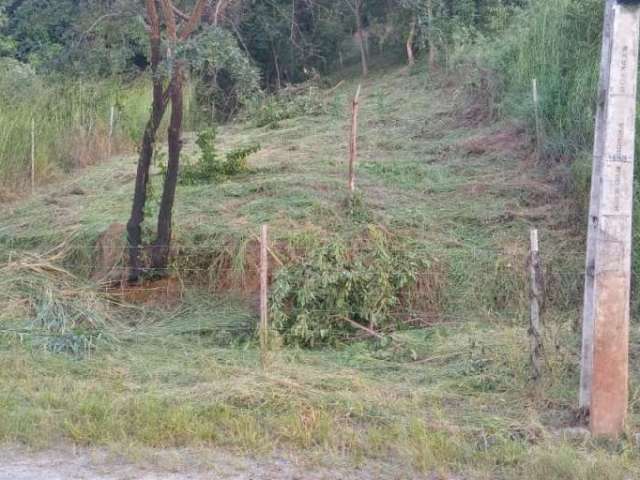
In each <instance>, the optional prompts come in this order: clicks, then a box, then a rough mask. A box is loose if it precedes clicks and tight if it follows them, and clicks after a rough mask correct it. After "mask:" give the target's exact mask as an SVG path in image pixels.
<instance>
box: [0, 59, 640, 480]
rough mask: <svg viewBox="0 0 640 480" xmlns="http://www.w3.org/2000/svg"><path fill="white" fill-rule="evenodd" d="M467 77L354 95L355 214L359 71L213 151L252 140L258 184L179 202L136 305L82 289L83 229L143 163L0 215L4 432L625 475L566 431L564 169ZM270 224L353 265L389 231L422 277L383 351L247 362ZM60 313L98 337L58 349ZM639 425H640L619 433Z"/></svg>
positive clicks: (575, 266) (572, 336)
mask: <svg viewBox="0 0 640 480" xmlns="http://www.w3.org/2000/svg"><path fill="white" fill-rule="evenodd" d="M461 83H462V82H461V79H451V78H449V79H444V78H436V77H434V78H430V77H429V76H428V75H427V73H426V72H425V71H423V70H421V69H420V68H417V69H415V70H411V71H409V70H407V69H387V70H381V71H378V72H375V74H374V75H372V76H371V78H370V79H368V80H366V81H364V82H363V84H362V88H363V90H362V91H363V98H362V108H361V116H360V118H361V124H360V132H361V133H360V159H359V164H358V174H357V188H358V190H359V196H358V199H359V201H358V202H357V203H355V204H352V205H351V206H348V204H347V203H346V201H345V200H346V198H347V190H346V171H347V167H346V158H347V151H346V145H347V130H348V126H347V121H348V120H347V119H348V111H347V105H348V103H349V99H350V96H351V95H352V94H353V92H354V91H355V89H356V83H355V81H354V80H348V81H345V82H343V83H340V84H339V85H338V87H337V88H334V89H331V90H317V89H314V90H311V91H309V92H307V93H305V94H304V96H303V99H304V102H306V104H308V107H306V108H307V112H308V113H307V114H304V115H297V116H295V117H293V118H285V119H280V120H273V121H269V122H267V125H266V126H263V127H259V128H258V127H256V126H255V124H256V121H255V119H254V121H253V122H248V123H240V124H234V125H231V126H228V127H225V128H223V129H221V131H220V135H219V137H220V141H221V142H222V145H220V148H221V149H230V148H233V147H236V146H239V145H246V144H249V143H254V142H259V143H260V145H261V150H260V151H259V152H258V153H256V154H254V155H253V156H251V157H250V159H249V161H250V164H251V167H252V171H251V172H250V173H248V174H244V175H242V176H239V177H234V178H233V179H231V180H228V181H226V182H224V183H222V184H218V185H215V184H213V185H198V186H181V187H180V188H179V190H178V194H177V199H178V200H177V205H176V214H175V221H176V227H175V243H176V259H175V262H174V263H175V265H174V269H175V275H174V277H173V279H174V280H170V281H165V283H162V284H153V283H151V284H147V285H144V286H143V288H141V289H138V291H135V289H132V290H134V291H133V292H130V291H120V292H118V291H110V292H108V295H107V296H106V297H104V296H103V294H95V292H96V290H97V288H96V286H95V284H93V283H92V282H90V281H89V280H87V277H88V276H90V275H91V274H92V272H95V270H96V269H97V268H99V267H100V266H96V265H95V263H96V259H97V257H98V256H99V255H97V253H96V250H95V249H96V241H97V239H99V238H101V235H102V234H103V232H105V231H106V230H107V229H108V228H109V227H110V226H111V225H113V224H114V223H123V222H124V221H126V218H127V214H128V209H129V207H130V205H129V202H130V196H131V192H132V181H133V177H134V172H135V159H133V158H131V157H127V158H116V159H113V160H111V161H109V162H106V163H103V164H101V165H99V166H96V167H92V168H89V169H87V170H84V171H80V172H76V173H74V178H73V179H71V180H70V181H69V182H67V183H65V184H59V185H54V186H52V187H51V188H50V189H48V190H47V191H42V192H39V193H38V194H37V195H36V196H34V197H33V198H31V199H29V200H26V201H23V202H19V203H15V204H10V205H9V206H8V207H7V208H5V209H4V211H2V212H0V244H2V245H3V249H4V251H5V252H8V254H6V253H5V254H3V255H4V260H3V263H2V264H0V273H2V274H3V279H2V280H0V282H4V285H2V284H0V286H3V287H6V288H5V291H6V293H4V294H2V293H0V307H2V310H3V313H0V322H2V324H3V325H4V327H3V328H4V330H3V332H4V335H3V337H2V340H0V342H1V343H0V345H1V348H0V367H1V368H0V392H1V395H0V416H2V418H5V419H7V421H6V422H4V423H2V424H0V439H2V440H4V441H7V442H25V443H27V444H29V445H34V446H38V447H47V446H49V445H51V444H53V443H54V442H58V441H60V440H62V441H66V442H75V443H79V444H81V445H87V446H104V445H109V446H113V447H114V448H116V449H121V448H122V447H123V446H125V445H133V446H137V447H140V448H143V447H152V448H172V447H196V446H202V445H215V446H218V447H224V448H230V449H234V450H237V451H240V452H251V453H253V454H260V455H268V454H274V453H278V452H282V451H287V452H297V453H298V454H300V455H304V456H306V457H307V461H313V459H314V458H319V457H324V460H323V462H326V460H327V458H333V457H335V458H340V459H341V461H344V459H345V458H346V459H347V461H348V462H351V463H353V464H354V465H358V464H366V463H368V462H371V461H374V460H376V461H382V462H388V463H390V464H392V465H393V466H394V468H393V470H394V473H393V475H391V474H390V476H389V477H388V478H413V475H415V472H416V471H420V472H424V473H425V474H429V473H434V474H436V475H442V478H448V477H447V475H461V476H462V478H470V479H475V478H478V479H480V478H487V479H488V478H514V479H515V478H519V479H521V478H530V479H539V478H543V477H547V478H568V479H572V478H575V479H582V478H612V479H623V478H626V477H625V476H626V475H632V476H633V475H638V474H639V473H640V470H639V469H640V463H638V461H637V456H636V455H635V454H634V453H633V451H632V449H633V447H632V446H631V444H630V442H628V441H623V442H621V443H620V444H619V445H601V444H595V443H593V444H592V443H591V442H589V441H587V440H584V439H581V438H579V439H577V440H576V439H571V438H565V437H566V435H565V433H566V431H565V430H562V429H563V428H565V427H570V426H573V425H574V424H575V418H574V414H573V407H574V405H575V403H576V396H577V393H576V389H577V381H578V375H577V352H578V338H577V334H576V332H575V331H574V330H575V326H576V321H577V318H578V308H579V305H580V286H581V283H582V281H581V276H580V271H581V267H582V263H583V252H582V248H583V247H582V245H583V240H582V238H581V235H580V233H579V232H580V230H581V228H577V227H576V225H580V219H576V214H575V211H576V206H575V205H573V204H572V202H571V201H570V200H569V199H568V197H566V196H565V195H564V194H563V193H562V191H561V185H559V183H558V182H557V178H556V177H558V176H559V175H558V172H559V171H560V170H561V168H562V167H561V166H551V165H550V166H546V167H545V168H542V167H540V166H539V165H538V164H537V163H536V162H535V159H534V155H533V154H532V142H531V140H530V138H529V137H528V135H527V133H526V132H525V131H524V130H523V128H522V127H520V126H518V125H514V124H511V123H508V122H499V123H494V122H491V121H489V120H488V119H487V112H486V110H485V108H484V107H483V105H484V104H485V101H484V99H483V98H482V93H480V94H479V95H477V96H475V97H474V96H470V95H469V94H467V93H465V92H466V90H464V89H463V88H462V87H461V86H460V85H461ZM188 150H194V148H193V147H192V146H191V147H188ZM158 181H159V177H158V176H156V177H155V182H158ZM263 223H268V224H269V225H270V228H271V232H272V245H273V251H274V254H275V255H276V256H277V257H278V258H279V259H280V260H281V261H282V263H284V266H282V267H278V268H280V269H286V268H287V267H288V265H289V264H294V263H296V262H299V261H300V259H301V258H305V257H306V256H307V255H309V254H310V253H312V252H313V251H314V249H317V248H321V247H323V246H326V245H327V244H339V245H341V246H342V247H341V248H343V247H344V248H352V249H353V250H352V255H354V256H357V254H358V253H359V252H361V250H358V248H360V247H359V246H360V245H361V244H362V243H363V242H365V241H371V242H375V239H376V238H379V237H376V236H375V235H377V234H375V235H373V234H371V233H370V232H372V231H373V232H382V235H383V236H384V237H385V238H388V239H391V240H389V241H390V242H392V243H390V244H389V245H390V246H389V247H388V248H389V251H391V252H393V249H394V246H396V245H397V246H398V248H402V249H403V251H408V252H409V254H410V256H411V258H412V259H415V261H416V262H418V263H416V264H415V265H421V267H420V268H421V271H419V272H417V273H416V274H417V275H418V276H419V278H420V281H419V282H418V285H417V289H416V293H415V296H414V297H412V299H410V300H409V301H407V300H406V299H402V300H403V301H402V303H401V304H399V307H398V309H399V311H397V312H396V313H397V319H398V320H399V321H400V322H401V323H402V327H401V328H400V329H398V330H397V331H396V332H395V333H390V329H388V328H387V329H385V330H384V331H383V333H385V334H387V333H389V335H388V336H386V338H385V339H384V340H383V341H378V340H376V341H372V340H370V339H367V338H364V337H363V335H362V332H359V331H357V330H356V331H353V332H351V333H352V337H356V339H358V337H359V338H360V339H359V340H358V341H351V342H349V343H344V342H342V341H340V339H338V341H336V342H335V343H336V346H333V347H324V348H321V349H300V348H295V347H291V346H282V345H280V346H278V347H277V348H275V350H274V351H273V352H272V353H271V359H270V362H269V366H268V368H267V369H265V370H261V369H260V368H259V361H258V359H259V353H258V351H257V349H256V345H255V343H254V342H253V341H252V340H251V339H250V338H251V337H247V336H246V333H247V332H249V333H250V332H251V329H252V326H253V325H255V309H254V306H253V300H254V294H255V288H256V283H255V277H256V266H257V257H256V254H255V252H256V248H255V243H256V237H257V235H258V231H259V226H260V225H261V224H263ZM534 226H535V227H537V228H539V229H540V234H541V248H542V257H543V260H544V262H545V265H546V281H547V309H546V312H545V321H546V337H545V341H546V345H547V350H546V355H547V367H546V370H545V375H544V377H543V379H542V380H541V382H540V384H538V385H535V384H533V383H532V382H531V381H530V378H529V377H530V373H529V367H528V353H527V348H528V347H527V345H528V339H527V335H526V331H527V308H528V307H527V304H528V293H527V282H526V271H525V264H526V256H527V248H528V246H527V239H528V232H529V228H530V227H534ZM367 232H369V233H367ZM367 235H373V236H367ZM363 238H365V239H366V240H363ZM116 240H117V239H116ZM117 248H121V247H117ZM385 251H386V250H385ZM274 263H276V264H277V262H274ZM61 266H62V267H64V268H65V272H69V273H70V274H71V273H73V276H71V275H69V277H64V278H65V279H64V281H63V282H62V281H59V282H58V283H56V281H52V282H51V284H47V285H49V286H48V288H45V289H44V290H45V294H43V288H41V287H40V285H41V283H38V282H41V281H42V279H43V276H44V278H46V279H48V278H49V277H48V275H51V276H52V278H54V279H58V278H59V275H63V276H64V275H67V273H63V274H60V273H59V272H58V271H57V270H56V268H59V267H61ZM45 283H46V282H45ZM10 284H11V285H19V288H15V289H11V288H9V285H10ZM29 287H30V288H29ZM372 289H373V287H372ZM125 290H126V289H125ZM140 290H143V291H150V292H151V293H144V292H142V291H140ZM311 293H312V294H313V292H311ZM123 297H124V298H123ZM105 298H106V300H105ZM129 300H136V302H134V304H133V305H130V304H129V303H127V301H129ZM69 305H73V308H70V307H69ZM94 310H95V311H99V312H100V315H95V314H94ZM60 311H64V312H71V313H69V314H68V315H67V316H68V317H69V316H70V317H73V315H75V316H76V317H82V318H89V319H90V322H89V323H92V326H93V327H96V326H97V327H98V332H99V333H98V334H92V335H85V333H86V332H85V331H84V330H83V329H84V328H86V325H83V324H80V327H82V328H80V327H78V326H76V328H74V329H71V330H72V333H73V335H75V336H72V338H69V336H68V335H67V336H66V337H65V336H64V335H63V336H62V339H61V338H60V335H59V333H60V332H59V330H56V337H55V339H54V342H53V343H52V342H51V341H50V340H47V338H48V336H53V333H52V331H53V330H52V328H53V327H52V325H54V324H55V325H54V326H58V327H59V323H60V321H61V320H60V317H61V315H59V314H58V315H56V313H55V312H60ZM52 312H53V313H52ZM320 313H321V314H322V312H320ZM65 318H66V317H65ZM74 318H75V317H74ZM34 319H35V320H34ZM69 321H70V322H71V320H69ZM47 329H49V330H47ZM43 330H44V333H43ZM63 330H64V329H63ZM63 333H64V332H63ZM67 333H69V332H67ZM83 335H84V336H83ZM43 338H44V340H43ZM78 339H81V340H82V341H81V343H80V345H79V346H77V345H76V344H75V343H74V342H76V341H79V340H78ZM65 342H66V343H65ZM52 345H53V346H54V348H51V347H52ZM69 345H71V346H72V348H68V347H69ZM55 346H58V347H59V348H55ZM56 351H66V352H69V351H71V352H72V354H69V353H55V352H56ZM633 382H634V383H635V382H636V375H635V373H634V378H633ZM632 391H635V390H634V389H633V387H632ZM636 403H637V402H634V403H633V405H635V404H636ZM636 423H637V413H636V412H635V411H634V412H633V417H632V419H631V426H630V429H632V428H633V426H634V425H636ZM630 431H631V430H630ZM563 432H564V433H563ZM435 478H440V477H435Z"/></svg>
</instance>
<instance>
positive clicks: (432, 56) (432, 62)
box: [427, 0, 436, 70]
mask: <svg viewBox="0 0 640 480" xmlns="http://www.w3.org/2000/svg"><path fill="white" fill-rule="evenodd" d="M427 17H428V22H429V24H428V27H429V33H428V34H427V41H428V42H429V69H430V70H433V69H434V68H435V67H436V45H435V42H434V40H433V3H432V0H427Z"/></svg>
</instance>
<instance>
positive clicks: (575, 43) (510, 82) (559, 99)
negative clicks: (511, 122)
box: [490, 0, 603, 158]
mask: <svg viewBox="0 0 640 480" xmlns="http://www.w3.org/2000/svg"><path fill="white" fill-rule="evenodd" d="M602 13H603V4H602V2H601V1H599V0H533V1H532V2H531V3H530V4H529V6H528V7H527V8H525V9H524V10H523V11H521V12H520V13H519V14H517V15H516V16H515V17H514V19H513V22H512V26H511V28H509V29H508V30H507V31H506V32H505V33H504V36H503V37H501V38H499V40H498V41H496V42H495V43H494V45H493V48H492V49H490V50H491V51H492V52H493V53H492V54H491V55H492V58H491V60H492V61H493V63H494V68H495V70H497V71H498V72H501V74H502V75H503V79H504V81H505V86H506V92H505V97H504V100H503V106H504V107H505V109H506V110H507V112H508V113H511V114H516V115H518V116H521V117H524V118H528V119H530V120H533V105H532V94H531V82H532V79H534V78H536V79H537V81H538V87H539V92H540V107H539V108H540V111H541V113H542V117H543V119H544V124H545V132H546V144H545V152H546V154H547V155H549V156H554V157H556V158H558V157H560V156H564V155H570V156H572V157H573V156H575V155H576V153H578V152H580V151H581V150H582V149H585V148H590V144H591V141H592V137H593V123H594V122H593V116H594V111H595V98H596V93H597V83H598V66H599V58H600V39H601V35H602Z"/></svg>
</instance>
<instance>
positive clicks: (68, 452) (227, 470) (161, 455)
mask: <svg viewBox="0 0 640 480" xmlns="http://www.w3.org/2000/svg"><path fill="white" fill-rule="evenodd" d="M0 458H2V465H0V480H40V479H47V480H80V479H82V480H130V479H131V480H133V479H135V480H156V479H162V480H204V479H207V480H208V479H216V480H217V479H220V480H276V479H277V480H297V479H300V480H302V479H304V480H325V479H327V480H329V479H331V480H351V479H353V480H356V479H363V480H370V479H371V480H373V479H390V480H391V479H402V478H415V477H414V476H412V477H408V476H404V475H403V474H402V473H399V470H402V468H400V469H398V468H397V466H392V465H385V464H368V465H367V466H365V467H362V468H355V467H347V466H335V465H334V466H318V465H310V464H308V463H307V462H305V463H300V462H299V461H297V460H296V459H291V458H289V459H285V458H278V457H271V458H253V457H247V456H240V455H236V454H232V453H228V452H225V451H222V450H207V451H206V452H196V451H187V450H161V451H154V452H153V454H152V455H151V456H149V455H143V458H145V459H144V460H137V461H136V460H134V459H130V458H126V457H122V456H119V455H116V454H113V453H111V452H109V451H108V450H96V449H91V450H89V449H78V448H71V447H70V448H69V449H57V450H48V451H39V452H30V451H28V450H25V449H22V448H19V447H4V448H0ZM425 478H428V477H425Z"/></svg>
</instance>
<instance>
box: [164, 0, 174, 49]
mask: <svg viewBox="0 0 640 480" xmlns="http://www.w3.org/2000/svg"><path fill="white" fill-rule="evenodd" d="M160 6H161V7H162V14H163V16H164V22H165V24H166V26H167V33H168V34H169V39H170V40H171V41H173V42H175V41H176V40H177V39H178V35H177V33H176V32H177V30H178V29H177V27H176V15H175V13H174V12H173V3H172V2H171V0H160Z"/></svg>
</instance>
